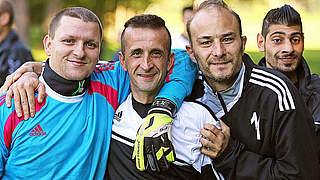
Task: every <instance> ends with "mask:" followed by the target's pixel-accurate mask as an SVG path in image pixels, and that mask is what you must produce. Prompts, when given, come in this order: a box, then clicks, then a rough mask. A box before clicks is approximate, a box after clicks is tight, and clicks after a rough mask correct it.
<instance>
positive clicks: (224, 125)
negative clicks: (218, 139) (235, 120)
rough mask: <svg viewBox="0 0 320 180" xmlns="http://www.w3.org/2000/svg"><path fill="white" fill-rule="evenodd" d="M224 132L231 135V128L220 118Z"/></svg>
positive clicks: (228, 135)
mask: <svg viewBox="0 0 320 180" xmlns="http://www.w3.org/2000/svg"><path fill="white" fill-rule="evenodd" d="M220 125H221V129H222V132H223V134H224V135H225V136H227V137H230V128H229V126H227V125H226V124H225V123H224V122H223V121H222V120H220Z"/></svg>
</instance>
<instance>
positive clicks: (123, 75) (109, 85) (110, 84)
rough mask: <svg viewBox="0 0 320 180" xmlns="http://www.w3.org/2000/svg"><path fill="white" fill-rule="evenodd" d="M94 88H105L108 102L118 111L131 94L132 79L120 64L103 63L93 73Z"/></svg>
mask: <svg viewBox="0 0 320 180" xmlns="http://www.w3.org/2000/svg"><path fill="white" fill-rule="evenodd" d="M91 80H92V82H91V83H92V86H93V87H97V88H96V89H99V86H101V87H103V88H102V89H104V93H105V94H106V95H107V97H108V99H107V100H108V101H109V102H110V103H111V105H112V106H113V107H114V109H116V108H117V107H118V106H119V104H121V103H122V102H124V101H125V99H126V97H127V96H128V94H129V92H130V79H129V75H128V73H127V72H126V71H124V70H123V69H122V67H121V64H120V62H119V61H118V62H106V63H101V64H100V65H99V66H98V67H97V68H96V69H95V70H94V72H93V76H92V79H91Z"/></svg>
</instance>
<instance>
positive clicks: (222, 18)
mask: <svg viewBox="0 0 320 180" xmlns="http://www.w3.org/2000/svg"><path fill="white" fill-rule="evenodd" d="M190 31H191V34H192V38H201V37H204V36H212V35H213V34H212V32H213V31H215V34H214V36H218V35H220V34H224V33H228V32H233V33H238V34H239V33H240V32H239V24H238V22H237V20H236V18H235V17H234V15H232V14H231V13H230V12H229V11H227V10H225V9H223V8H219V7H209V8H206V9H203V10H200V11H199V12H198V13H197V14H196V15H195V17H194V19H193V20H192V22H191V24H190Z"/></svg>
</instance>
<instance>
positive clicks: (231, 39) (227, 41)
mask: <svg viewBox="0 0 320 180" xmlns="http://www.w3.org/2000/svg"><path fill="white" fill-rule="evenodd" d="M232 41H233V38H231V37H226V38H223V39H222V42H223V43H231V42H232Z"/></svg>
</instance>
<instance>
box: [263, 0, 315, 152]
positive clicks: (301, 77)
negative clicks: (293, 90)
mask: <svg viewBox="0 0 320 180" xmlns="http://www.w3.org/2000/svg"><path fill="white" fill-rule="evenodd" d="M257 44H258V47H259V50H260V51H261V52H265V57H263V58H262V59H261V60H260V62H259V65H260V66H266V67H268V68H271V69H275V70H278V71H280V72H282V73H284V74H285V75H286V76H287V77H288V78H289V79H290V80H291V82H292V83H293V84H294V85H295V86H296V87H297V88H298V90H299V92H300V94H301V96H302V98H303V100H304V102H305V103H306V105H307V107H308V109H309V111H310V112H311V114H312V116H313V119H314V125H315V129H316V134H317V142H319V143H320V78H319V76H318V75H316V74H312V75H311V73H310V69H309V67H308V64H307V62H306V60H305V59H304V58H303V56H302V53H303V49H304V34H303V32H302V22H301V17H300V14H299V13H298V12H297V11H296V10H295V9H294V8H293V7H291V6H289V5H284V6H282V7H280V8H275V9H271V10H270V11H269V12H268V13H267V15H266V17H265V18H264V20H263V25H262V33H261V34H258V36H257ZM319 149H320V148H319Z"/></svg>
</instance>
